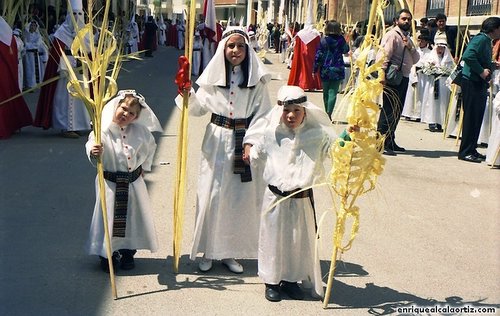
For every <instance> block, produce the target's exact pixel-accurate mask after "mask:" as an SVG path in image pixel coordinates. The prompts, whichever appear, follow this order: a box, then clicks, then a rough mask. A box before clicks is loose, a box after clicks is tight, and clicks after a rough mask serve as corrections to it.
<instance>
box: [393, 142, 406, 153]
mask: <svg viewBox="0 0 500 316" xmlns="http://www.w3.org/2000/svg"><path fill="white" fill-rule="evenodd" d="M392 150H394V151H399V152H402V153H404V152H405V151H406V149H404V148H403V147H399V146H398V145H396V144H394V145H392Z"/></svg>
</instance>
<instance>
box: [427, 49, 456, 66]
mask: <svg viewBox="0 0 500 316" xmlns="http://www.w3.org/2000/svg"><path fill="white" fill-rule="evenodd" d="M438 46H441V47H444V53H443V57H441V58H439V55H438V53H437V50H436V48H437V47H438ZM425 61H426V62H428V63H433V64H434V65H436V66H440V67H453V66H455V61H454V60H453V56H452V55H451V53H450V50H449V49H448V46H447V45H446V43H444V44H443V43H438V44H436V45H435V46H434V48H433V49H432V51H431V53H430V54H429V55H428V56H427V57H426V60H425Z"/></svg>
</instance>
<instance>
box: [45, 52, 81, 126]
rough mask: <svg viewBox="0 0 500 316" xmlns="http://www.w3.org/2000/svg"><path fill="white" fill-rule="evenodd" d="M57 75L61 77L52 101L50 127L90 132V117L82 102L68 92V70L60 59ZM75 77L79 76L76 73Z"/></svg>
mask: <svg viewBox="0 0 500 316" xmlns="http://www.w3.org/2000/svg"><path fill="white" fill-rule="evenodd" d="M67 57H68V59H69V60H70V62H72V66H73V68H75V67H76V61H75V59H74V58H73V56H67ZM59 75H60V76H61V77H60V78H59V80H58V81H57V87H56V92H55V94H54V101H53V104H54V105H53V106H54V107H53V110H52V127H53V128H56V129H61V130H63V131H88V130H90V129H91V128H90V116H89V113H88V111H87V109H86V108H85V105H84V104H83V101H82V100H81V99H79V98H75V97H73V96H71V94H69V92H68V88H67V85H68V82H69V80H68V69H67V66H66V63H64V61H63V60H62V59H61V60H60V62H59ZM77 76H81V75H80V74H78V73H77Z"/></svg>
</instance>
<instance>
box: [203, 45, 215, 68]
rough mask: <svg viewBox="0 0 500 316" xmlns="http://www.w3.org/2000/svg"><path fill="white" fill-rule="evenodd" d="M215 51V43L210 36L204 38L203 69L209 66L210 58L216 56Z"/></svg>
mask: <svg viewBox="0 0 500 316" xmlns="http://www.w3.org/2000/svg"><path fill="white" fill-rule="evenodd" d="M214 53H215V43H214V42H210V40H209V39H208V38H205V39H204V40H203V50H202V54H203V58H202V59H203V69H205V68H206V67H207V65H208V63H209V62H210V60H211V59H212V57H213V56H214ZM202 72H203V71H202Z"/></svg>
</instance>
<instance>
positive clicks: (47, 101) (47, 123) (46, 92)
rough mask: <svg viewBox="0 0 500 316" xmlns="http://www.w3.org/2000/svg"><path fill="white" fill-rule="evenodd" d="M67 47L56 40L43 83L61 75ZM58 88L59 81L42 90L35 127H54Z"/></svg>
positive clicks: (51, 50)
mask: <svg viewBox="0 0 500 316" xmlns="http://www.w3.org/2000/svg"><path fill="white" fill-rule="evenodd" d="M65 47H66V44H64V43H63V42H62V41H61V40H59V39H58V38H55V39H54V42H53V43H52V47H51V48H50V51H49V60H48V61H47V66H46V67H45V75H44V76H43V81H47V80H49V79H52V78H54V77H56V76H58V75H59V73H58V69H59V62H60V60H61V48H62V49H63V50H64V48H65ZM56 88H57V80H56V81H53V82H51V83H49V84H46V85H45V86H43V87H42V90H40V96H39V97H38V104H37V106H36V114H35V122H34V123H33V125H34V126H36V127H43V129H49V128H50V127H52V109H53V107H54V95H55V93H56Z"/></svg>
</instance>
